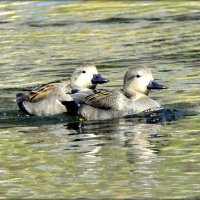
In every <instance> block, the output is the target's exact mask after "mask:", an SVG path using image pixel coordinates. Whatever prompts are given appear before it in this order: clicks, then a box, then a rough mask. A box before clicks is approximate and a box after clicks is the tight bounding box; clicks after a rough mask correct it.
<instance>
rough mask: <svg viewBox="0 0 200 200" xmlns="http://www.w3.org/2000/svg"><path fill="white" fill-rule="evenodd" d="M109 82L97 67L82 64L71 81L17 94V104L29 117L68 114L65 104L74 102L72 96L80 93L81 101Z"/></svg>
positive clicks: (48, 84)
mask: <svg viewBox="0 0 200 200" xmlns="http://www.w3.org/2000/svg"><path fill="white" fill-rule="evenodd" d="M107 82H109V80H108V79H106V78H104V77H102V76H101V74H99V73H98V71H97V68H96V66H95V65H92V64H82V65H80V66H78V67H77V68H76V69H75V70H74V72H73V73H72V75H71V79H67V80H59V81H54V82H50V83H47V84H44V85H42V86H40V87H37V88H34V89H33V90H32V91H29V92H27V93H17V94H16V102H17V105H18V107H19V109H20V110H21V111H23V112H24V113H26V114H28V115H33V116H51V115H55V114H60V113H64V112H67V109H66V106H65V103H66V102H67V101H70V102H71V101H73V99H72V96H71V94H73V93H77V92H79V101H80V100H81V98H83V97H85V96H88V95H90V94H92V93H93V90H94V89H95V88H96V86H97V84H103V83H107ZM80 94H81V95H80Z"/></svg>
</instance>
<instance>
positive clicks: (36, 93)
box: [27, 84, 55, 103]
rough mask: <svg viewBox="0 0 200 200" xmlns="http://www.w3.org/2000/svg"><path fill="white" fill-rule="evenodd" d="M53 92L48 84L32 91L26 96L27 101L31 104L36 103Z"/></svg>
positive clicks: (51, 86)
mask: <svg viewBox="0 0 200 200" xmlns="http://www.w3.org/2000/svg"><path fill="white" fill-rule="evenodd" d="M54 90H55V87H54V85H52V84H48V85H45V86H43V87H42V88H39V89H38V90H33V91H31V92H30V93H29V94H28V99H27V100H28V101H29V102H31V103H34V102H37V101H40V100H42V99H43V98H45V97H46V96H48V95H49V94H51V93H52V92H53V91H54Z"/></svg>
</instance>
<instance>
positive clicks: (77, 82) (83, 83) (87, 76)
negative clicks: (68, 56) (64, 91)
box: [71, 64, 109, 90]
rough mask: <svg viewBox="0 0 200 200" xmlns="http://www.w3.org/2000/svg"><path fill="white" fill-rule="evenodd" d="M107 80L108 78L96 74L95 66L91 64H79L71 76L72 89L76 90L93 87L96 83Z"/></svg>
mask: <svg viewBox="0 0 200 200" xmlns="http://www.w3.org/2000/svg"><path fill="white" fill-rule="evenodd" d="M107 82H109V80H108V79H106V78H104V77H102V76H101V75H100V74H98V71H97V68H96V66H94V65H91V64H84V65H81V66H79V67H78V68H77V69H75V71H74V72H73V73H72V76H71V86H72V89H76V90H88V89H95V88H96V85H97V84H103V83H107Z"/></svg>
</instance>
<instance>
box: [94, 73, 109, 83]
mask: <svg viewBox="0 0 200 200" xmlns="http://www.w3.org/2000/svg"><path fill="white" fill-rule="evenodd" d="M107 82H109V80H108V79H106V78H104V77H102V76H101V74H94V75H93V78H92V83H93V84H103V83H107Z"/></svg>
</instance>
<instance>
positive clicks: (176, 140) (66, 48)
mask: <svg viewBox="0 0 200 200" xmlns="http://www.w3.org/2000/svg"><path fill="white" fill-rule="evenodd" d="M199 9H200V2H198V1H184V2H179V1H126V0H123V1H13V2H11V1H2V2H0V52H1V53H0V69H1V70H0V105H1V106H0V155H1V156H0V158H1V159H0V198H33V199H37V198H38V199H50V198H51V199H55V198H56V199H58V198H68V199H70V198H89V199H109V198H110V199H116V198H118V199H124V198H130V199H138V198H141V199H146V198H147V199H180V198H185V199H189V198H190V199H191V198H194V199H195V198H196V199H198V198H200V164H199V163H200V111H199V108H200V104H199V102H200V101H199V99H200V89H199V87H200V81H199V80H200V68H199V63H200V57H199V53H200V25H199V24H200V13H199ZM83 62H91V63H94V64H95V65H96V66H97V67H98V70H99V72H100V73H102V74H103V75H104V76H105V77H107V78H109V79H110V80H111V82H110V83H108V84H106V85H103V86H102V88H112V89H119V88H121V87H122V86H121V85H122V80H123V75H124V73H125V72H126V70H128V69H130V68H132V67H134V66H148V67H150V68H151V69H152V71H153V74H154V77H155V79H157V80H158V82H160V83H161V84H164V85H166V86H168V87H169V89H168V90H165V91H152V92H151V94H150V95H151V97H152V98H154V99H157V100H158V101H159V102H160V103H161V105H163V106H164V107H166V108H169V109H171V110H172V117H169V118H167V117H166V119H165V120H163V121H162V122H157V123H150V122H149V121H148V120H147V119H142V118H141V119H134V118H129V119H119V120H109V121H99V122H98V121H95V122H94V121H93V122H92V121H91V122H85V123H83V124H82V125H80V124H78V123H77V121H76V119H75V118H73V117H71V116H66V115H57V116H53V117H28V116H26V115H25V114H23V113H21V112H19V111H18V108H17V106H16V103H15V94H16V93H17V92H21V91H24V90H28V89H30V88H32V87H34V86H38V85H40V84H44V83H47V82H50V81H54V80H60V79H64V78H67V77H70V74H71V72H72V71H73V70H74V69H75V68H76V67H77V65H78V64H80V63H83Z"/></svg>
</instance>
